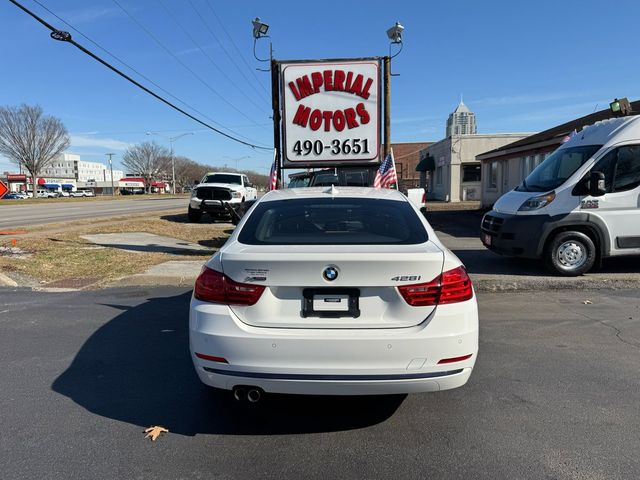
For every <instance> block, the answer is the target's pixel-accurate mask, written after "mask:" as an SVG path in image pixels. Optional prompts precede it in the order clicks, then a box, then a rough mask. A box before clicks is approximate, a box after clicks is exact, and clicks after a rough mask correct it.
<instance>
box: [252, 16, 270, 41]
mask: <svg viewBox="0 0 640 480" xmlns="http://www.w3.org/2000/svg"><path fill="white" fill-rule="evenodd" d="M251 23H252V24H253V38H256V39H257V38H260V37H265V36H266V35H267V32H268V31H269V25H267V24H266V23H264V22H262V21H260V17H256V18H255V20H252V21H251Z"/></svg>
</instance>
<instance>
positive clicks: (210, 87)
mask: <svg viewBox="0 0 640 480" xmlns="http://www.w3.org/2000/svg"><path fill="white" fill-rule="evenodd" d="M113 3H115V4H116V5H117V6H118V7H119V8H120V10H122V11H123V12H124V13H125V14H126V15H127V16H128V17H129V18H130V19H131V21H133V23H135V24H136V25H137V26H138V28H140V29H141V30H142V31H143V32H145V33H146V34H147V35H148V36H149V37H151V38H152V39H153V40H154V41H155V42H156V43H157V44H158V45H159V46H160V47H161V48H162V49H163V50H164V51H165V52H167V53H168V54H169V55H170V56H171V57H173V59H174V60H175V61H176V62H178V63H179V64H180V65H182V67H184V68H185V69H186V70H187V71H188V72H190V73H191V75H193V76H194V77H195V78H197V79H198V80H199V81H200V83H202V84H203V85H204V86H205V87H207V88H208V89H209V90H210V91H211V92H212V93H213V94H214V95H216V96H217V97H218V98H219V99H220V100H222V101H223V102H224V103H226V104H227V105H229V106H230V107H231V108H233V109H234V110H235V111H236V112H238V113H239V114H240V115H242V116H243V117H244V118H246V119H247V120H249V121H250V122H252V123H255V124H256V125H258V123H257V122H256V121H255V120H253V119H252V118H250V117H249V116H247V115H246V114H245V113H244V112H243V111H242V110H240V109H239V108H238V107H236V106H235V105H234V104H233V103H231V102H230V101H229V100H227V99H226V98H225V97H224V96H223V95H222V94H221V93H220V92H218V91H217V90H216V89H215V88H213V87H212V86H211V85H210V84H209V83H208V82H207V81H206V80H205V79H203V78H202V77H201V76H200V75H198V74H197V73H196V72H195V71H194V70H193V69H192V68H191V67H189V66H188V65H187V64H186V63H184V62H183V61H182V60H180V58H179V57H178V56H177V55H176V54H175V53H173V52H172V51H171V50H169V48H167V46H166V45H165V44H164V43H162V42H161V41H160V39H159V38H158V37H157V36H155V35H154V34H153V32H151V30H149V29H148V28H147V27H145V26H144V25H143V24H142V23H141V22H139V21H138V19H137V18H135V17H134V16H133V15H131V13H129V11H128V10H127V9H126V8H124V7H123V6H122V5H121V4H120V2H119V1H118V0H113Z"/></svg>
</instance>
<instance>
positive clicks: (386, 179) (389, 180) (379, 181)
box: [373, 150, 398, 188]
mask: <svg viewBox="0 0 640 480" xmlns="http://www.w3.org/2000/svg"><path fill="white" fill-rule="evenodd" d="M393 185H396V186H397V185H398V176H397V175H396V164H395V162H394V161H393V150H390V151H389V153H388V154H387V156H386V157H385V159H384V162H382V164H381V165H380V168H379V169H378V171H377V172H376V178H375V179H374V180H373V188H393Z"/></svg>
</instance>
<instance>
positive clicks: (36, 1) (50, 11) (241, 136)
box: [33, 0, 268, 142]
mask: <svg viewBox="0 0 640 480" xmlns="http://www.w3.org/2000/svg"><path fill="white" fill-rule="evenodd" d="M33 1H34V2H35V3H37V4H38V5H40V6H41V7H42V8H43V9H45V10H46V11H47V12H49V13H50V14H51V15H53V16H54V17H56V18H57V19H58V20H60V21H61V22H62V23H64V24H65V25H67V26H68V27H69V28H71V29H72V30H73V31H75V32H77V33H78V34H79V35H81V36H82V37H84V38H86V39H87V40H88V41H89V42H91V43H93V44H94V45H95V46H96V47H98V48H99V49H100V50H102V51H103V52H105V53H106V54H107V55H110V56H111V57H113V58H114V59H116V60H117V61H118V62H120V63H121V64H122V65H124V66H125V67H127V68H128V69H129V70H131V71H132V72H134V73H135V74H137V75H138V76H140V77H142V78H144V79H145V80H146V81H147V82H149V83H151V84H152V85H154V86H155V87H157V88H158V89H160V90H162V91H163V92H164V93H166V94H167V95H169V96H170V97H171V98H173V99H174V100H176V101H177V102H180V103H181V104H182V105H184V106H185V107H187V108H189V109H191V110H193V111H194V112H196V113H197V114H198V115H200V116H202V117H204V118H206V119H207V120H209V121H210V122H211V123H213V124H214V125H217V126H218V127H220V128H222V129H224V130H226V131H227V132H231V133H232V134H233V135H235V136H237V137H239V138H244V139H245V140H247V141H249V142H252V140H251V139H250V138H247V137H245V136H244V135H241V134H240V133H238V132H236V131H234V130H232V128H234V127H232V128H229V127H225V126H224V125H222V124H221V123H219V122H217V121H216V120H214V119H213V118H211V117H210V116H208V115H207V114H205V113H203V112H201V111H200V110H198V109H197V108H195V107H193V106H192V105H190V104H188V103H187V102H185V101H184V100H182V99H181V98H178V97H176V96H175V95H174V94H172V93H171V92H169V91H168V90H166V89H165V88H163V87H162V86H160V85H158V84H157V83H156V82H154V81H153V80H152V79H150V78H149V77H147V76H146V75H145V74H143V73H141V72H140V71H138V70H136V69H135V68H134V67H132V66H131V65H129V64H128V63H127V62H125V61H124V60H122V59H121V58H120V57H118V56H117V55H116V54H115V53H113V52H111V51H109V50H107V49H106V48H105V47H103V46H102V45H100V44H99V43H98V42H96V41H95V40H93V39H92V38H90V37H88V36H87V35H85V34H84V33H83V32H81V31H80V30H78V29H77V28H76V27H74V26H73V25H71V24H70V23H69V22H67V21H66V20H65V19H64V18H61V17H60V16H59V15H57V14H56V13H55V12H53V11H52V10H51V9H49V8H48V7H47V6H46V5H44V4H42V3H41V2H40V1H39V0H33ZM264 125H268V124H262V126H264ZM237 128H240V127H237ZM142 133H144V132H142Z"/></svg>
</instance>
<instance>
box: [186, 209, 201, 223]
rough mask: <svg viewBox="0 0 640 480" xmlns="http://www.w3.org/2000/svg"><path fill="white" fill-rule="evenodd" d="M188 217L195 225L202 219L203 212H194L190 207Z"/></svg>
mask: <svg viewBox="0 0 640 480" xmlns="http://www.w3.org/2000/svg"><path fill="white" fill-rule="evenodd" d="M187 215H188V217H189V221H190V222H194V223H198V222H199V221H200V219H201V218H202V212H201V211H199V210H194V209H193V208H191V207H189V210H188V211H187Z"/></svg>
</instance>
